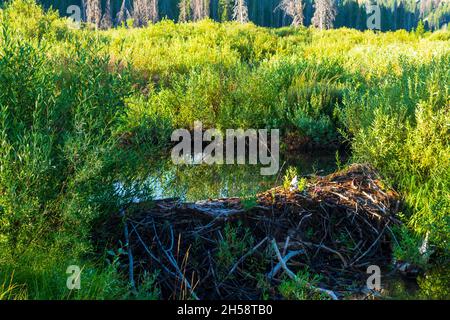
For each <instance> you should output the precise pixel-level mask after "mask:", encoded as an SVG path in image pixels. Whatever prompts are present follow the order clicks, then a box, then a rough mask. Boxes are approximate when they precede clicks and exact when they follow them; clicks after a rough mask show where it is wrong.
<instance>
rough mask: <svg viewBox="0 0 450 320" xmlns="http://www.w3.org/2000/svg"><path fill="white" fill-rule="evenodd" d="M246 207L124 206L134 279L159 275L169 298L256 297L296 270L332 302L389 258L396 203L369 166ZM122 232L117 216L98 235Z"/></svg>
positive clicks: (112, 239)
mask: <svg viewBox="0 0 450 320" xmlns="http://www.w3.org/2000/svg"><path fill="white" fill-rule="evenodd" d="M246 201H247V200H246V199H239V198H224V199H215V200H212V199H209V200H205V201H198V202H194V203H183V202H180V201H179V200H178V199H164V200H157V201H154V202H152V203H141V204H136V205H133V207H129V208H128V209H127V211H128V212H127V221H128V223H129V224H130V226H131V230H130V233H129V235H128V237H129V245H130V246H132V249H133V250H132V252H133V254H134V261H135V262H134V268H135V274H136V275H139V274H141V275H142V274H144V273H145V272H152V271H154V270H159V280H160V284H161V289H162V294H163V295H164V297H165V298H173V299H179V298H189V297H195V298H198V299H226V298H238V299H257V298H260V297H261V294H262V289H261V288H260V286H258V283H259V281H261V277H263V278H264V279H265V281H267V282H270V283H272V284H279V283H281V281H282V279H283V278H284V279H285V278H286V276H288V277H290V278H291V279H293V280H294V281H303V282H304V280H301V279H299V278H298V277H297V275H296V273H297V272H298V271H300V270H304V269H305V268H307V269H308V270H310V271H311V272H314V273H318V274H321V275H322V276H323V278H324V280H321V281H320V283H319V284H315V285H312V284H310V283H307V282H304V283H303V285H305V286H306V287H307V288H309V289H310V290H313V291H317V293H319V294H320V293H321V294H323V295H324V296H325V297H327V298H330V299H338V298H341V297H342V296H343V294H344V293H345V292H346V287H348V286H349V285H350V284H352V283H355V281H356V283H357V284H359V285H360V287H361V288H362V287H364V286H365V285H366V279H367V274H366V270H367V267H368V266H370V265H379V266H383V265H386V264H388V263H389V262H390V260H391V259H390V258H391V240H392V239H391V237H392V234H393V233H392V231H391V227H392V226H393V225H395V224H399V223H400V222H399V221H398V220H397V219H396V217H395V215H396V213H397V211H398V209H399V203H400V202H399V196H398V194H397V193H396V192H395V191H393V190H389V189H386V188H385V187H384V186H383V185H382V184H381V182H380V178H379V176H378V174H377V173H376V172H375V171H374V170H373V169H372V168H371V167H369V166H367V165H352V166H350V167H349V168H347V169H345V170H342V171H339V172H337V173H334V174H331V175H328V176H324V177H314V178H310V179H309V180H308V183H307V185H306V187H305V188H304V189H303V190H298V189H297V190H293V189H292V188H288V189H286V188H285V187H276V188H273V189H270V190H267V191H266V192H263V193H261V194H258V195H257V196H256V198H255V199H254V201H253V202H252V204H251V205H249V204H247V203H246ZM120 228H121V220H120V219H119V218H117V219H116V218H113V219H111V221H109V222H108V223H107V224H105V225H104V228H103V230H100V233H99V236H101V237H106V238H108V239H109V243H118V242H119V240H121V233H120V231H118V232H116V230H120ZM230 230H233V232H235V238H234V241H235V242H236V243H234V244H233V243H229V244H228V246H231V247H232V246H233V245H234V246H238V247H239V245H240V244H244V243H245V244H246V246H242V247H241V249H240V251H239V250H238V251H234V255H232V256H231V261H230V259H228V261H224V260H226V259H225V258H224V257H223V255H224V254H223V250H224V246H226V243H227V241H228V242H230V241H231V242H233V236H230V235H229V233H230ZM230 239H231V240H230ZM231 252H233V251H232V250H231ZM237 252H239V254H238V253H237ZM122 262H123V264H125V265H126V264H127V263H128V261H126V258H125V257H124V258H123V261H122ZM270 294H273V296H272V298H277V296H276V293H275V292H274V291H270Z"/></svg>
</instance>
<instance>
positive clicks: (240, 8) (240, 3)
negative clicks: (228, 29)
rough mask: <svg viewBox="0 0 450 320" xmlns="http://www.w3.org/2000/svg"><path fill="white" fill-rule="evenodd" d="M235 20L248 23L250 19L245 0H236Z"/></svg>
mask: <svg viewBox="0 0 450 320" xmlns="http://www.w3.org/2000/svg"><path fill="white" fill-rule="evenodd" d="M233 20H235V21H238V22H240V23H247V22H248V21H249V19H248V7H247V3H246V1H245V0H236V1H235V3H234V8H233Z"/></svg>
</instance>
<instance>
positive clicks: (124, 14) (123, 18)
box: [116, 0, 132, 25]
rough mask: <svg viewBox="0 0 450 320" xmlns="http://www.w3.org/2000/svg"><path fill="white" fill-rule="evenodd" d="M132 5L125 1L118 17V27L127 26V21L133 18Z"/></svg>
mask: <svg viewBox="0 0 450 320" xmlns="http://www.w3.org/2000/svg"><path fill="white" fill-rule="evenodd" d="M130 9H131V5H130V3H129V1H128V0H123V1H122V5H121V6H120V10H119V12H118V13H117V16H116V25H121V24H124V25H126V24H127V20H128V19H130V18H131V17H132V15H131V13H130Z"/></svg>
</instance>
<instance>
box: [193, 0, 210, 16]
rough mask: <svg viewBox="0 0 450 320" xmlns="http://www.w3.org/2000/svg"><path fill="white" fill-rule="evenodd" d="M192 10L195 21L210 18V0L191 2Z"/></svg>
mask: <svg viewBox="0 0 450 320" xmlns="http://www.w3.org/2000/svg"><path fill="white" fill-rule="evenodd" d="M191 10H192V20H194V21H199V20H203V19H205V18H207V17H209V0H191Z"/></svg>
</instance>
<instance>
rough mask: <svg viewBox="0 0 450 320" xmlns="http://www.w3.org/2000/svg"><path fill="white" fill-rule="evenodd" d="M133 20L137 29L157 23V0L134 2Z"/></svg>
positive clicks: (136, 0)
mask: <svg viewBox="0 0 450 320" xmlns="http://www.w3.org/2000/svg"><path fill="white" fill-rule="evenodd" d="M133 19H134V25H135V26H137V27H142V26H146V25H147V24H148V23H149V22H152V23H154V22H156V21H158V0H135V1H134V9H133Z"/></svg>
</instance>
